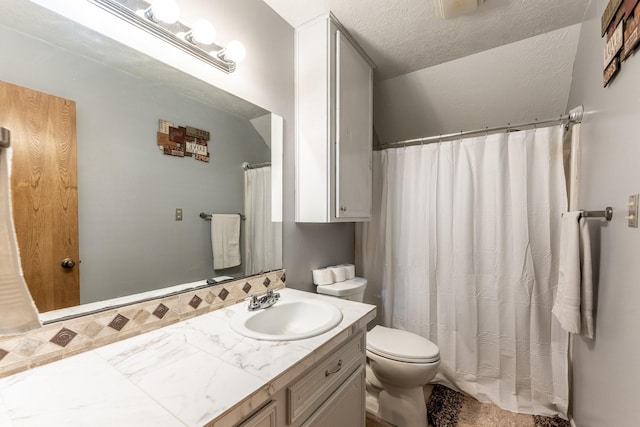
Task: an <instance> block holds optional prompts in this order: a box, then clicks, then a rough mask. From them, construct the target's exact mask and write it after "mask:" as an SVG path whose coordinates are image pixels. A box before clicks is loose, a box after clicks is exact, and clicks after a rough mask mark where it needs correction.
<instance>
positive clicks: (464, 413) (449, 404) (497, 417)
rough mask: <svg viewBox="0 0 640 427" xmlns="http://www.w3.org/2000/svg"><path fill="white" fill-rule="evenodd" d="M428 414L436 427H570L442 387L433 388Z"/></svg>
mask: <svg viewBox="0 0 640 427" xmlns="http://www.w3.org/2000/svg"><path fill="white" fill-rule="evenodd" d="M427 412H428V414H429V422H430V423H431V425H433V427H569V421H567V420H563V419H562V418H559V417H553V418H551V417H544V416H538V415H526V414H516V413H513V412H509V411H505V410H503V409H500V408H498V407H497V406H495V405H493V404H490V403H480V402H478V401H477V400H475V399H474V398H472V397H469V396H467V395H465V394H463V393H459V392H457V391H454V390H451V389H449V388H447V387H444V386H442V385H436V386H434V387H433V392H432V393H431V397H430V398H429V400H428V401H427Z"/></svg>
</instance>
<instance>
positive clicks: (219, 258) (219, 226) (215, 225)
mask: <svg viewBox="0 0 640 427" xmlns="http://www.w3.org/2000/svg"><path fill="white" fill-rule="evenodd" d="M211 247H212V249H213V269H214V270H220V269H222V268H229V267H235V266H236V265H240V215H237V214H229V215H217V214H213V215H211Z"/></svg>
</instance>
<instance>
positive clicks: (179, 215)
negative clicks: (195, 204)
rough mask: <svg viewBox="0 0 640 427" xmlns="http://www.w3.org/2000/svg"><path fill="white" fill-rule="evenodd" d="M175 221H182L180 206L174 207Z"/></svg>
mask: <svg viewBox="0 0 640 427" xmlns="http://www.w3.org/2000/svg"><path fill="white" fill-rule="evenodd" d="M176 221H182V208H176Z"/></svg>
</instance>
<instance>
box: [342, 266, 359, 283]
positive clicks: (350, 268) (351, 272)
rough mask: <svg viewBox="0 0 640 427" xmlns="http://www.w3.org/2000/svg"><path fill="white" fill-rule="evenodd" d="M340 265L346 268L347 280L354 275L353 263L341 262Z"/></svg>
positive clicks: (354, 267)
mask: <svg viewBox="0 0 640 427" xmlns="http://www.w3.org/2000/svg"><path fill="white" fill-rule="evenodd" d="M342 267H344V268H345V269H346V276H347V280H351V279H353V278H354V277H356V266H355V265H353V264H343V265H342Z"/></svg>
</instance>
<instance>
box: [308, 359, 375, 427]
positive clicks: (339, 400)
mask: <svg viewBox="0 0 640 427" xmlns="http://www.w3.org/2000/svg"><path fill="white" fill-rule="evenodd" d="M364 390H365V380H364V368H363V367H362V366H361V367H359V368H358V369H357V370H356V371H355V372H354V373H353V374H351V376H350V377H349V378H348V379H347V380H346V381H345V382H344V383H343V384H342V385H341V386H340V388H339V389H338V390H336V392H335V393H334V394H333V395H332V396H331V397H330V398H329V399H327V401H326V402H325V403H323V404H322V406H321V407H320V408H318V410H317V411H316V412H314V413H313V415H311V417H309V419H308V420H307V421H306V422H305V423H304V424H303V425H302V427H327V426H331V427H364V426H365V422H366V414H365V406H364V399H365V391H364Z"/></svg>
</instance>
